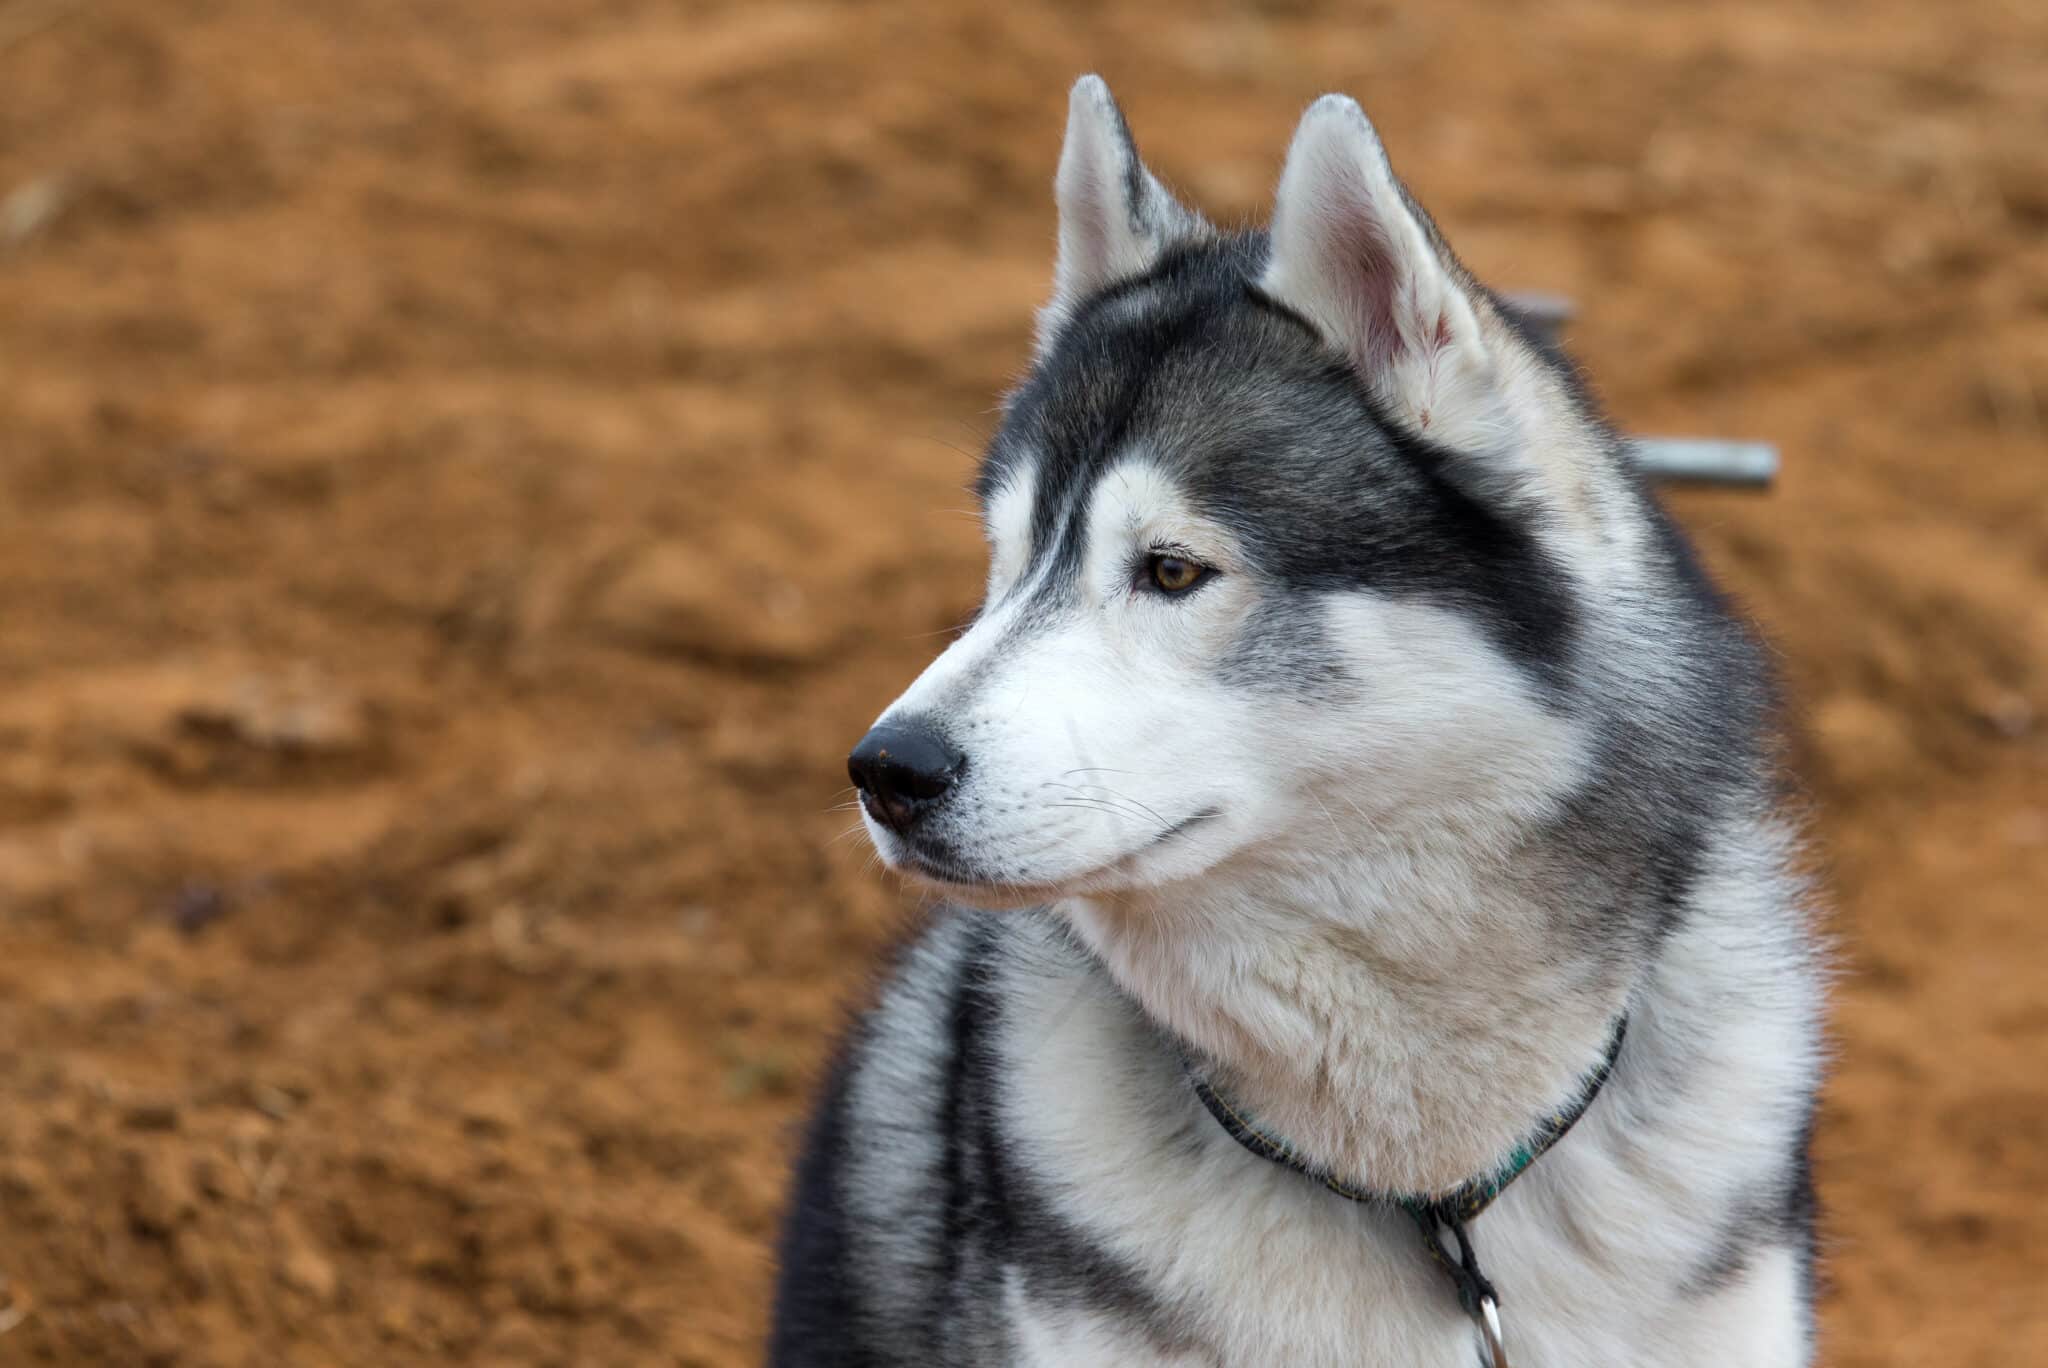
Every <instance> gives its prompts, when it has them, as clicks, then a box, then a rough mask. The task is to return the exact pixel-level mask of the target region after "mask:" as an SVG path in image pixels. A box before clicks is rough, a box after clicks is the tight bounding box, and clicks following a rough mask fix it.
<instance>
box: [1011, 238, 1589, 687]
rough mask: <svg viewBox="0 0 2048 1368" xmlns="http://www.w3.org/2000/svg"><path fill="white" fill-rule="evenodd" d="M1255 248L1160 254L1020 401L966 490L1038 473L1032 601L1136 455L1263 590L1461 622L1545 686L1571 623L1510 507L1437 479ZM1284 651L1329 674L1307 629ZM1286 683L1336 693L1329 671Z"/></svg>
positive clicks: (1204, 245) (1086, 321) (1106, 294)
mask: <svg viewBox="0 0 2048 1368" xmlns="http://www.w3.org/2000/svg"><path fill="white" fill-rule="evenodd" d="M1265 252H1266V243H1265V239H1264V237H1263V236H1262V235H1260V234H1246V235H1243V236H1240V237H1236V238H1229V239H1224V240H1220V241H1215V242H1198V243H1193V244H1187V245H1183V246H1180V247H1178V248H1176V249H1174V250H1171V251H1169V252H1167V253H1166V254H1165V255H1164V256H1162V257H1161V259H1160V260H1159V261H1158V262H1157V263H1156V264H1155V265H1154V267H1153V268H1152V270H1150V271H1149V272H1147V273H1146V274H1144V275H1142V276H1140V277H1137V278H1135V279H1132V280H1127V281H1124V282H1121V283H1119V284H1117V285H1115V286H1113V287H1111V288H1110V289H1108V290H1105V291H1103V292H1102V293H1101V294H1099V295H1096V296H1095V297H1093V298H1092V299H1090V300H1088V301H1087V302H1085V303H1084V304H1083V305H1082V306H1081V307H1080V309H1079V310H1078V311H1077V312H1076V314H1075V317H1074V318H1073V319H1072V320H1071V321H1070V322H1069V323H1068V324H1067V325H1066V327H1065V328H1064V329H1063V330H1062V332H1061V333H1060V335H1059V336H1058V337H1057V338H1056V339H1055V341H1054V344H1053V347H1052V349H1051V351H1050V353H1049V354H1048V355H1047V357H1046V358H1045V360H1044V361H1043V362H1042V363H1041V365H1040V366H1039V367H1038V369H1037V370H1036V372H1034V374H1033V375H1032V376H1031V378H1030V379H1029V380H1027V381H1026V383H1025V384H1024V386H1023V387H1022V389H1020V390H1019V391H1018V393H1017V394H1016V396H1015V397H1014V399H1013V401H1012V403H1011V405H1010V409H1009V412H1008V414H1007V416H1006V418H1005V421H1004V424H1003V427H1002V429H1001V431H999V432H998V433H997V435H996V438H995V440H994V441H993V442H992V443H991V445H990V448H989V452H988V455H987V458H986V460H985V462H984V464H983V468H982V472H981V477H980V480H979V488H980V490H981V491H982V492H983V493H984V494H986V493H988V492H991V491H993V490H994V489H996V488H998V487H1000V486H1001V485H1002V484H1003V483H1004V482H1005V481H1006V480H1007V479H1008V478H1009V476H1010V474H1011V472H1012V471H1013V470H1014V469H1015V468H1016V467H1017V465H1018V464H1019V463H1022V462H1027V461H1028V462H1033V463H1034V465H1035V470H1036V474H1037V486H1036V495H1035V498H1036V503H1035V506H1034V508H1033V516H1032V548H1031V549H1032V555H1033V557H1034V560H1037V561H1041V562H1042V560H1043V558H1045V557H1047V556H1051V557H1052V558H1053V562H1054V563H1053V567H1052V571H1053V572H1052V573H1051V574H1050V575H1048V576H1047V577H1046V579H1045V581H1044V584H1045V586H1046V587H1045V589H1044V590H1043V591H1042V592H1045V593H1048V594H1061V593H1064V592H1066V591H1067V590H1069V589H1070V588H1071V585H1072V583H1073V576H1074V575H1075V573H1076V572H1077V571H1078V569H1079V566H1080V558H1081V554H1082V551H1083V549H1084V548H1083V545H1082V541H1083V536H1084V533H1085V526H1086V517H1087V509H1088V501H1089V497H1090V494H1091V492H1092V490H1093V489H1094V487H1095V485H1096V483H1097V481H1098V480H1099V479H1100V477H1101V476H1102V475H1103V473H1104V472H1105V471H1106V470H1107V468H1108V467H1109V466H1110V465H1111V464H1112V463H1114V462H1116V461H1118V460H1121V459H1123V458H1125V457H1126V456H1127V455H1130V454H1132V453H1133V452H1136V453H1138V454H1141V455H1143V456H1144V457H1146V458H1148V459H1150V460H1153V461H1155V462H1156V463H1158V464H1159V465H1160V466H1161V467H1162V468H1163V469H1164V470H1165V471H1166V472H1167V473H1168V474H1169V475H1170V476H1171V477H1172V478H1174V479H1175V480H1176V481H1177V482H1178V484H1179V485H1180V487H1181V488H1182V489H1183V490H1185V491H1186V492H1187V494H1188V495H1189V497H1190V498H1191V499H1193V500H1194V501H1195V503H1196V504H1197V506H1198V507H1200V508H1201V510H1202V511H1203V512H1204V513H1205V514H1206V515H1207V516H1209V517H1212V518H1214V519H1215V520H1217V521H1218V522H1220V523H1222V524H1224V525H1225V526H1227V527H1228V528H1229V529H1230V530H1231V531H1232V532H1233V533H1234V534H1235V535H1236V536H1237V537H1238V538H1239V539H1240V541H1241V542H1242V543H1243V545H1244V547H1245V550H1246V552H1247V554H1248V555H1249V557H1250V558H1251V560H1252V563H1253V566H1254V569H1255V572H1256V573H1258V574H1259V575H1261V576H1264V577H1266V578H1268V579H1270V580H1271V581H1273V582H1274V583H1275V584H1276V586H1279V587H1282V588H1284V589H1288V590H1296V591H1300V590H1306V591H1310V592H1315V591H1343V590H1352V589H1363V588H1370V589H1376V590H1379V591H1381V592H1384V593H1389V594H1395V595H1403V596H1412V597H1416V598H1420V599H1424V600H1426V601H1432V602H1437V603H1441V604H1443V605H1444V606H1446V607H1451V608H1455V609H1457V610H1459V611H1461V612H1464V613H1467V614H1469V615H1471V616H1472V617H1473V618H1474V619H1475V620H1476V621H1477V622H1478V623H1479V624H1481V625H1482V627H1483V628H1484V629H1485V630H1486V631H1487V632H1488V633H1489V634H1490V635H1491V636H1492V638H1493V639H1494V640H1495V641H1496V643H1497V644H1498V645H1499V646H1500V648H1501V649H1502V650H1503V651H1504V652H1505V653H1506V654H1507V655H1508V656H1509V657H1510V658H1511V659H1513V660H1515V661H1516V662H1517V663H1519V664H1521V665H1522V666H1523V667H1525V668H1526V669H1527V670H1528V671H1529V672H1530V673H1531V674H1532V675H1533V676H1534V677H1535V678H1536V679H1537V680H1538V681H1539V682H1541V683H1542V684H1544V685H1546V686H1548V687H1552V688H1554V687H1556V686H1557V685H1558V684H1559V683H1560V682H1561V681H1562V679H1563V677H1564V676H1565V674H1566V673H1567V672H1568V670H1569V668H1570V661H1571V654H1572V644H1573V632H1574V628H1575V625H1576V624H1575V622H1574V618H1573V614H1572V606H1571V599H1570V598H1569V596H1568V594H1567V593H1566V591H1565V589H1564V588H1563V586H1562V583H1561V578H1560V577H1561V571H1560V570H1559V569H1558V567H1556V566H1555V565H1554V564H1552V563H1551V561H1550V559H1549V557H1548V556H1547V555H1546V554H1545V552H1544V551H1543V550H1542V548H1541V547H1540V546H1539V545H1538V544H1537V543H1536V541H1535V539H1534V537H1533V536H1532V535H1530V533H1529V532H1528V531H1527V530H1525V529H1524V527H1523V526H1522V525H1521V524H1520V522H1519V521H1518V520H1516V519H1515V518H1514V517H1513V516H1511V515H1510V513H1509V512H1508V511H1506V510H1496V509H1494V508H1493V507H1491V506H1490V505H1489V504H1487V503H1485V502H1483V501H1482V500H1481V499H1480V498H1478V497H1476V496H1475V495H1473V494H1471V493H1469V492H1467V491H1466V490H1465V489H1464V488H1463V487H1461V486H1460V485H1459V484H1458V483H1456V482H1454V481H1453V480H1452V479H1451V478H1450V476H1449V475H1448V474H1447V471H1449V469H1450V468H1451V465H1452V462H1453V460H1454V458H1453V457H1452V456H1451V454H1450V453H1447V452H1445V451H1443V450H1441V449H1440V448H1437V447H1434V446H1432V445H1431V444H1430V443H1428V442H1425V441H1423V440H1421V439H1420V438H1418V437H1415V436H1413V435H1412V434H1410V433H1408V432H1407V431H1405V430H1404V429H1403V428H1401V427H1400V426H1398V425H1397V424H1395V423H1393V422H1392V421H1390V420H1389V419H1388V418H1387V417H1386V416H1385V415H1384V414H1383V413H1382V412H1380V410H1379V409H1378V408H1377V406H1376V405H1375V404H1374V402H1373V399H1372V397H1371V396H1370V394H1368V393H1367V391H1366V389H1365V386H1364V384H1363V383H1362V381H1361V380H1360V379H1359V377H1358V375H1357V373H1356V372H1355V371H1354V370H1353V369H1352V368H1351V367H1350V366H1349V365H1348V364H1346V363H1345V362H1344V361H1343V359H1342V358H1341V357H1339V356H1338V355H1336V354H1335V353H1334V352H1333V351H1331V350H1330V349H1329V348H1328V347H1326V346H1325V345H1323V344H1322V342H1321V341H1320V340H1319V338H1318V336H1317V334H1316V332H1315V330H1314V329H1313V328H1312V327H1311V326H1309V324H1308V323H1307V322H1306V321H1305V320H1303V319H1302V318H1301V317H1300V316H1299V315H1297V314H1295V313H1294V312H1293V311H1291V310H1289V309H1286V308H1285V307H1284V306H1281V305H1279V304H1277V303H1275V302H1274V301H1272V300H1270V299H1267V298H1265V297H1264V296H1263V295H1261V294H1260V293H1259V291H1258V290H1257V289H1256V288H1255V287H1254V286H1253V284H1252V282H1253V281H1254V280H1255V279H1256V278H1257V275H1258V272H1259V270H1260V269H1261V267H1262V265H1263V262H1264V258H1265ZM1034 572H1035V570H1034V571H1027V572H1026V573H1027V574H1031V573H1034ZM1291 644H1292V646H1293V647H1294V649H1293V650H1291V651H1289V652H1288V656H1289V659H1290V660H1291V661H1294V662H1297V663H1298V661H1299V660H1300V658H1301V656H1302V654H1303V652H1304V651H1307V652H1308V653H1309V654H1311V655H1313V656H1317V657H1319V658H1320V659H1322V660H1323V661H1325V662H1334V653H1332V652H1330V651H1328V650H1327V649H1322V650H1316V649H1315V642H1314V639H1313V634H1308V635H1303V634H1300V633H1296V634H1295V637H1294V640H1293V642H1292V643H1291ZM1258 654H1259V653H1258V652H1256V651H1252V652H1249V653H1248V656H1249V657H1253V658H1255V657H1256V656H1257V655H1258ZM1275 673H1276V674H1278V673H1280V672H1275ZM1289 678H1291V680H1292V681H1293V683H1294V685H1295V687H1308V688H1310V689H1311V690H1315V689H1323V688H1327V687H1328V686H1330V685H1331V684H1332V683H1334V682H1335V681H1334V679H1333V677H1332V669H1331V668H1330V667H1329V666H1328V665H1327V664H1326V666H1325V668H1323V669H1319V670H1311V671H1310V672H1309V674H1308V675H1307V676H1305V677H1304V676H1301V675H1299V674H1292V675H1290V676H1289Z"/></svg>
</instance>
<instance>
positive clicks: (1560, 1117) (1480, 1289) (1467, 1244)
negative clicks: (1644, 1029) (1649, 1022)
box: [1188, 1016, 1628, 1368]
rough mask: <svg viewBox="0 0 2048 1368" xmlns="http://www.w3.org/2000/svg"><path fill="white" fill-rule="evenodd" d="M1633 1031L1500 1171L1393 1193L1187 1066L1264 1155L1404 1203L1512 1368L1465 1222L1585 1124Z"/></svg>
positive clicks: (1339, 1188)
mask: <svg viewBox="0 0 2048 1368" xmlns="http://www.w3.org/2000/svg"><path fill="white" fill-rule="evenodd" d="M1627 1035H1628V1017H1627V1016H1621V1017H1618V1018H1616V1019H1615V1022H1614V1030H1613V1032H1612V1033H1611V1034H1610V1035H1609V1036H1608V1039H1607V1053H1606V1054H1605V1055H1604V1056H1603V1057H1602V1058H1601V1060H1600V1063H1599V1066H1598V1067H1597V1068H1595V1069H1594V1070H1593V1072H1592V1073H1590V1074H1588V1075H1587V1076H1586V1079H1585V1081H1584V1082H1583V1083H1582V1084H1580V1086H1579V1090H1578V1093H1577V1094H1576V1095H1575V1096H1574V1097H1573V1098H1572V1099H1571V1101H1570V1102H1568V1103H1567V1104H1566V1105H1565V1106H1564V1107H1562V1108H1560V1109H1559V1110H1557V1111H1555V1112H1552V1113H1550V1114H1549V1115H1547V1116H1545V1117H1543V1118H1542V1119H1541V1120H1539V1121H1538V1122H1537V1123H1536V1126H1535V1127H1534V1128H1533V1129H1532V1130H1531V1131H1530V1133H1529V1135H1528V1136H1527V1137H1526V1138H1525V1139H1524V1140H1523V1141H1522V1143H1521V1144H1519V1145H1517V1146H1516V1147H1515V1149H1514V1152H1513V1153H1511V1154H1509V1155H1508V1157H1507V1158H1506V1159H1505V1160H1503V1161H1502V1162H1501V1164H1500V1166H1499V1167H1498V1168H1496V1169H1495V1170H1494V1171H1493V1172H1491V1173H1488V1174H1483V1175H1481V1176H1479V1177H1476V1178H1468V1179H1466V1180H1465V1181H1464V1182H1462V1183H1460V1184H1458V1186H1456V1187H1455V1188H1452V1189H1451V1190H1450V1191H1448V1192H1442V1193H1403V1192H1388V1191H1383V1190H1379V1189H1375V1188H1371V1187H1368V1186H1366V1185H1364V1184H1361V1183H1354V1182H1351V1181H1349V1180H1347V1179H1344V1178H1340V1177H1338V1176H1337V1175H1336V1174H1333V1173H1331V1172H1330V1171H1329V1170H1328V1169H1325V1168H1322V1167H1320V1166H1318V1165H1316V1164H1313V1163H1310V1162H1309V1161H1308V1160H1306V1159H1303V1158H1302V1157H1301V1155H1300V1154H1298V1153H1297V1152H1296V1151H1295V1149H1294V1147H1293V1146H1291V1145H1289V1144H1288V1143H1287V1142H1286V1141H1285V1140H1282V1139H1280V1138H1279V1137H1277V1136H1274V1135H1272V1134H1270V1133H1268V1132H1266V1131H1264V1130H1261V1129H1260V1128H1259V1125H1258V1122H1257V1121H1255V1120H1254V1119H1252V1117H1251V1115H1250V1114H1249V1113H1248V1112H1246V1111H1245V1109H1244V1108H1242V1107H1240V1106H1237V1105H1235V1104H1234V1103H1232V1102H1231V1101H1230V1100H1229V1099H1228V1098H1226V1097H1224V1096H1223V1095H1222V1094H1220V1093H1218V1092H1217V1091H1216V1089H1215V1088H1213V1087H1212V1086H1210V1084H1209V1081H1208V1080H1207V1079H1206V1078H1204V1077H1203V1076H1202V1075H1201V1074H1199V1073H1197V1072H1196V1071H1195V1070H1194V1069H1193V1068H1192V1067H1190V1068H1189V1070H1188V1081H1189V1082H1190V1083H1192V1084H1193V1086H1194V1089H1195V1096H1197V1097H1199V1098H1201V1099H1202V1105H1203V1106H1205V1107H1207V1108H1208V1109H1209V1115H1211V1116H1213V1117H1215V1118H1216V1123H1217V1124H1218V1125H1220V1126H1222V1127H1223V1130H1224V1133H1225V1134H1227V1135H1228V1136H1229V1137H1230V1138H1231V1139H1233V1140H1235V1141H1237V1143H1238V1144H1240V1145H1243V1146H1244V1147H1245V1148H1246V1149H1248V1150H1250V1151H1251V1152H1252V1153H1253V1154H1256V1155H1258V1156H1259V1157H1260V1158H1261V1159H1267V1160H1271V1161H1272V1162H1273V1163H1276V1164H1279V1165H1281V1166H1282V1167H1284V1168H1290V1169H1292V1170H1294V1171H1295V1172H1296V1173H1299V1174H1301V1175H1302V1176H1303V1177H1305V1178H1313V1179H1314V1180H1315V1181H1317V1182H1318V1183H1321V1184H1322V1185H1323V1186H1324V1187H1326V1188H1328V1189H1329V1190H1330V1191H1332V1192H1334V1193H1336V1194H1337V1195H1338V1196H1339V1197H1344V1198H1348V1199H1349V1200H1351V1201H1354V1202H1377V1203H1382V1204H1384V1205H1387V1206H1393V1207H1399V1208H1400V1209H1401V1210H1403V1211H1405V1212H1407V1213H1408V1214H1409V1216H1411V1217H1413V1218H1414V1220H1415V1224H1416V1225H1417V1226H1418V1227H1419V1228H1420V1229H1421V1231H1422V1242H1423V1245H1424V1246H1425V1247H1426V1248H1427V1249H1428V1251H1429V1256H1430V1258H1432V1259H1433V1260H1435V1261H1436V1264H1437V1266H1438V1267H1439V1268H1442V1269H1443V1270H1444V1272H1445V1274H1446V1275H1447V1276H1448V1277H1449V1278H1450V1280H1451V1282H1452V1284H1453V1285H1454V1286H1455V1287H1456V1288H1457V1290H1458V1301H1459V1302H1460V1303H1461V1304H1462V1305H1463V1306H1464V1308H1465V1313H1466V1314H1467V1315H1469V1316H1471V1317H1472V1318H1473V1320H1474V1321H1476V1322H1477V1323H1478V1324H1479V1328H1480V1331H1481V1333H1482V1335H1483V1336H1484V1337H1485V1339H1486V1344H1487V1348H1488V1350H1489V1352H1490V1353H1491V1354H1492V1356H1493V1357H1492V1359H1491V1362H1492V1363H1493V1364H1495V1365H1499V1368H1505V1365H1506V1363H1507V1357H1506V1354H1505V1353H1504V1352H1503V1351H1502V1349H1501V1346H1500V1322H1499V1316H1498V1308H1499V1305H1500V1297H1499V1295H1498V1294H1497V1293H1495V1291H1494V1289H1493V1284H1492V1283H1491V1282H1488V1281H1487V1278H1486V1275H1485V1274H1484V1273H1482V1272H1481V1271H1480V1269H1479V1258H1478V1255H1477V1254H1475V1253H1474V1252H1473V1249H1472V1241H1471V1239H1470V1237H1469V1236H1468V1235H1467V1234H1466V1231H1465V1223H1466V1222H1467V1221H1470V1220H1472V1219H1473V1218H1474V1217H1476V1216H1478V1215H1479V1213H1480V1212H1482V1211H1485V1210H1486V1208H1487V1207H1489V1206H1491V1205H1492V1204H1493V1199H1494V1198H1496V1197H1498V1196H1500V1194H1501V1193H1502V1192H1503V1191H1505V1190H1506V1188H1507V1185H1508V1184H1509V1183H1512V1182H1514V1181H1515V1179H1517V1178H1519V1177H1521V1176H1522V1175H1523V1174H1524V1173H1526V1172H1528V1170H1529V1166H1530V1165H1532V1164H1534V1163H1535V1162H1536V1161H1537V1160H1538V1159H1541V1158H1542V1157H1543V1156H1544V1154H1545V1153H1547V1152H1548V1151H1549V1149H1550V1147H1551V1146H1553V1145H1555V1144H1556V1143H1557V1142H1558V1141H1560V1140H1562V1139H1564V1136H1565V1132H1567V1131H1569V1130H1570V1129H1571V1128H1572V1127H1573V1126H1575V1125H1577V1124H1578V1121H1579V1118H1580V1117H1582V1116H1584V1115H1585V1114H1586V1110H1587V1109H1588V1108H1589V1107H1591V1106H1592V1105H1593V1099H1594V1098H1596V1097H1598V1096H1599V1095H1600V1089H1601V1088H1603V1087H1605V1086H1606V1084H1607V1079H1608V1076H1609V1075H1610V1074H1612V1073H1613V1072H1614V1062H1615V1060H1617V1059H1618V1058H1620V1056H1621V1042H1622V1040H1623V1038H1624V1037H1626V1036H1627ZM1446 1230H1448V1231H1449V1232H1450V1233H1451V1234H1452V1235H1453V1236H1455V1237H1456V1238H1457V1242H1458V1247H1457V1250H1456V1252H1455V1254H1453V1251H1452V1250H1451V1249H1450V1248H1449V1247H1448V1246H1447V1245H1446V1244H1445V1243H1444V1238H1443V1235H1444V1232H1445V1231H1446Z"/></svg>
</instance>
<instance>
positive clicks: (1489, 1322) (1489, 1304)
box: [1475, 1297, 1508, 1368]
mask: <svg viewBox="0 0 2048 1368" xmlns="http://www.w3.org/2000/svg"><path fill="white" fill-rule="evenodd" d="M1475 1319H1477V1320H1478V1322H1479V1337H1480V1338H1481V1339H1482V1340H1484V1341H1486V1353H1487V1362H1488V1363H1490V1364H1492V1365H1493V1368H1508V1350H1507V1346H1506V1345H1505V1344H1502V1343H1501V1338H1500V1306H1499V1305H1498V1304H1497V1303H1496V1302H1495V1301H1494V1299H1493V1298H1491V1297H1481V1298H1480V1299H1479V1315H1478V1316H1477V1317H1476V1318H1475Z"/></svg>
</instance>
